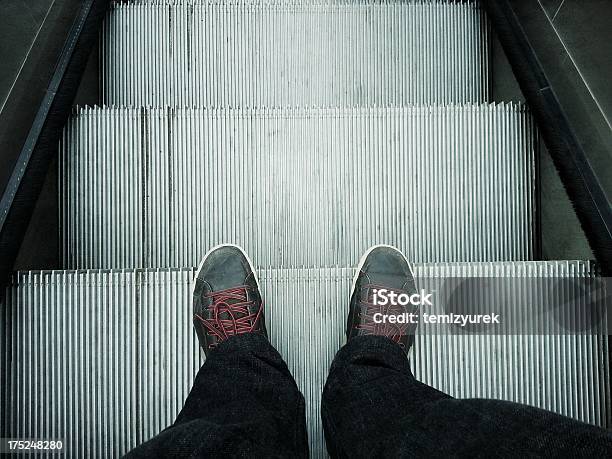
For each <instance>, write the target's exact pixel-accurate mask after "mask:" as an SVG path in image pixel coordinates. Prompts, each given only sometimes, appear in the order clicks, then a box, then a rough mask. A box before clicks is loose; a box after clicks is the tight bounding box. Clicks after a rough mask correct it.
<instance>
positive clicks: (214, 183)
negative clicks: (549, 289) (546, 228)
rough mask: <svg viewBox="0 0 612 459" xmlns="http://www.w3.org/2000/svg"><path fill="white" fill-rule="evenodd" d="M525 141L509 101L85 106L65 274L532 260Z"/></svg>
mask: <svg viewBox="0 0 612 459" xmlns="http://www.w3.org/2000/svg"><path fill="white" fill-rule="evenodd" d="M534 139H535V135H534V128H533V126H532V123H531V118H530V116H529V114H528V113H527V110H526V108H525V107H524V106H521V105H514V104H499V105H462V106H415V107H403V108H376V109H373V108H368V109H365V108H364V109H311V110H302V109H295V110H290V109H278V110H266V109H261V110H215V109H211V110H206V109H173V108H165V109H126V108H109V109H100V108H85V109H82V110H79V111H78V112H77V114H76V115H75V116H74V117H73V118H72V120H71V121H70V122H69V123H68V126H67V128H66V131H65V134H64V140H63V148H62V152H61V160H60V183H61V184H62V187H63V188H62V189H61V190H60V196H61V199H62V200H61V202H60V208H61V211H62V215H61V220H60V221H61V226H62V230H63V241H64V254H63V256H64V263H65V264H64V267H66V268H71V269H72V268H78V269H80V268H141V267H144V268H156V267H180V266H195V265H197V262H198V260H199V258H200V257H201V256H203V255H204V253H205V252H206V249H207V248H208V247H210V246H212V245H216V244H218V243H223V242H232V241H233V242H236V243H238V244H240V245H242V246H243V247H245V249H247V251H248V252H249V253H251V255H252V256H253V259H254V262H255V263H256V264H257V265H258V266H277V267H281V266H282V267H292V266H293V267H299V266H334V265H339V266H343V265H344V266H350V265H352V264H355V263H357V261H358V257H359V256H360V254H361V253H362V252H363V251H364V250H365V249H367V248H368V247H369V246H370V245H372V244H375V243H389V244H393V245H395V246H398V247H399V248H401V249H402V250H404V251H405V252H406V253H407V254H408V256H409V257H410V259H412V260H415V261H419V262H421V261H423V262H433V261H449V262H450V261H504V260H528V259H532V257H533V255H534V249H533V246H534V228H533V221H534V219H533V214H534V210H535V209H534V168H535V163H534Z"/></svg>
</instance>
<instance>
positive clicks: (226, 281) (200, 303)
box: [193, 244, 268, 355]
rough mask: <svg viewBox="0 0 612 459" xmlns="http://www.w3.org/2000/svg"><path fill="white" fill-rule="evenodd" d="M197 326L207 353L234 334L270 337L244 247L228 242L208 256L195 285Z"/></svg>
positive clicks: (203, 347)
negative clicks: (254, 334)
mask: <svg viewBox="0 0 612 459" xmlns="http://www.w3.org/2000/svg"><path fill="white" fill-rule="evenodd" d="M193 325H194V327H195V330H196V333H197V335H198V339H199V341H200V346H202V349H203V350H204V353H205V354H206V355H208V354H209V353H210V352H211V351H212V350H213V349H214V348H215V347H217V345H218V344H219V343H221V342H223V341H225V340H226V339H228V338H229V337H230V336H235V335H241V334H243V333H260V334H262V335H264V336H265V337H267V336H268V333H267V331H266V324H265V320H264V314H263V303H262V301H261V295H260V293H259V283H258V282H257V276H256V275H255V270H254V269H253V265H252V264H251V261H250V260H249V258H248V256H247V255H246V253H244V251H243V250H242V249H241V248H240V247H238V246H235V245H231V244H224V245H220V246H218V247H215V248H213V249H211V250H210V251H209V252H208V253H207V254H206V255H205V256H204V259H203V260H202V262H201V263H200V266H199V267H198V272H197V273H196V278H195V283H194V286H193Z"/></svg>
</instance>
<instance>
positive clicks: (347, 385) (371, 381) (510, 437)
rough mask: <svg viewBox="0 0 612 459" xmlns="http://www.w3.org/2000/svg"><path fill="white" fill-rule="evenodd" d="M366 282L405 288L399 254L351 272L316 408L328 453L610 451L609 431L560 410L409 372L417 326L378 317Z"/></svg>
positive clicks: (384, 252) (377, 256) (407, 279)
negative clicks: (433, 382) (453, 393)
mask: <svg viewBox="0 0 612 459" xmlns="http://www.w3.org/2000/svg"><path fill="white" fill-rule="evenodd" d="M373 288H377V289H380V288H387V289H389V290H393V291H396V292H398V293H400V292H408V293H410V292H414V291H416V288H415V286H414V281H413V279H412V272H411V269H410V266H409V264H408V262H407V261H406V260H405V258H404V257H403V255H401V253H399V252H397V251H395V250H393V249H390V248H379V249H375V250H373V251H372V252H371V253H368V254H367V255H366V256H365V257H364V259H362V262H361V263H360V267H359V270H358V273H357V275H356V278H355V282H354V286H353V293H352V295H351V305H350V313H349V322H348V326H347V338H348V343H347V344H346V346H344V347H343V348H342V349H341V350H340V351H339V352H338V354H337V355H336V358H335V359H334V362H333V364H332V367H331V369H330V374H329V378H328V380H327V383H326V385H325V388H324V391H323V399H322V406H321V415H322V419H323V426H324V429H325V436H326V441H327V447H328V451H329V452H330V454H331V455H332V456H334V457H402V456H417V457H418V456H421V457H422V456H428V457H430V456H438V455H452V456H517V455H528V456H534V455H535V456H550V455H557V456H558V455H566V454H570V455H582V456H605V455H607V456H609V455H610V454H611V453H612V435H611V434H610V433H609V432H607V431H605V430H603V429H598V428H596V427H593V426H589V425H586V424H583V423H580V422H577V421H574V420H571V419H568V418H565V417H563V416H559V415H556V414H553V413H550V412H547V411H544V410H539V409H536V408H532V407H527V406H524V405H519V404H515V403H509V402H501V401H495V400H477V399H472V400H456V399H453V398H451V397H450V396H448V395H446V394H444V393H442V392H439V391H437V390H435V389H433V388H431V387H429V386H426V385H424V384H422V383H420V382H418V381H416V380H415V378H414V377H413V375H412V373H411V371H410V366H409V364H408V359H407V357H406V353H407V352H408V349H409V347H410V343H411V341H412V340H411V336H412V335H413V333H414V329H415V328H416V327H406V326H403V325H402V326H401V328H400V326H394V328H392V327H389V326H387V325H380V324H376V323H374V322H373V314H374V313H376V312H380V311H381V310H382V312H383V313H389V314H400V313H404V312H414V311H407V310H404V311H402V310H401V308H399V309H398V307H395V306H393V307H387V306H385V307H384V308H380V307H377V306H375V305H374V302H373V300H372V290H373Z"/></svg>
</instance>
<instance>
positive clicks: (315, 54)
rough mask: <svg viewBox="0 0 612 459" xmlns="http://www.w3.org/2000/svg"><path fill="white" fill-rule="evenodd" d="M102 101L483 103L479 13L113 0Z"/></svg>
mask: <svg viewBox="0 0 612 459" xmlns="http://www.w3.org/2000/svg"><path fill="white" fill-rule="evenodd" d="M101 46H102V48H101V54H100V55H101V72H100V79H101V88H102V94H103V98H102V101H103V102H104V103H106V104H109V105H113V104H114V105H135V106H138V105H155V106H163V105H172V106H206V107H280V106H301V107H304V106H323V107H326V106H355V105H365V106H370V105H382V106H386V105H390V104H392V105H404V104H407V103H449V102H483V101H486V100H487V96H488V62H487V60H488V52H487V23H486V19H485V15H484V13H483V12H482V11H481V10H480V8H479V7H478V5H477V3H476V2H473V1H465V2H455V1H420V0H419V1H391V2H379V1H358V2H350V1H342V2H327V1H318V2H294V1H274V0H271V1H257V0H247V1H243V0H239V1H232V2H229V3H227V2H223V1H175V0H168V1H135V2H117V3H114V5H113V7H112V8H111V10H110V12H109V13H108V16H107V20H106V22H105V26H104V32H103V38H102V40H101Z"/></svg>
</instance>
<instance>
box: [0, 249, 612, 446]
mask: <svg viewBox="0 0 612 459" xmlns="http://www.w3.org/2000/svg"><path fill="white" fill-rule="evenodd" d="M415 272H416V276H417V280H418V281H419V282H423V281H424V279H435V278H444V279H446V278H448V277H457V276H464V277H489V276H492V277H501V276H507V277H517V278H551V277H569V278H573V279H578V278H585V277H592V276H595V275H596V268H595V267H594V266H593V265H592V264H591V263H589V262H580V261H559V262H554V261H553V262H515V263H511V262H501V263H469V264H459V263H440V264H427V265H422V264H416V265H415ZM258 273H259V278H260V282H261V284H262V290H263V292H262V294H263V297H264V300H265V302H266V308H267V309H266V317H267V321H268V329H269V331H270V337H271V341H272V343H273V345H274V346H275V347H276V348H277V349H278V350H279V352H280V353H281V354H282V355H283V356H284V358H285V359H286V360H287V363H288V365H289V368H290V370H291V372H292V373H293V375H294V376H295V378H296V380H297V383H298V386H299V387H300V389H301V390H302V391H303V393H304V396H305V398H306V402H307V419H308V428H309V435H310V445H311V451H312V455H313V457H320V456H324V455H325V453H324V443H323V442H324V440H323V434H322V430H321V425H320V416H319V401H320V393H321V388H322V386H323V383H324V381H325V378H326V376H327V370H328V368H329V365H330V363H331V360H332V358H333V356H334V354H335V352H336V351H337V350H338V349H339V348H340V346H341V345H342V344H343V342H344V340H345V338H344V327H345V319H346V313H347V304H348V295H349V291H350V288H351V279H352V275H353V269H352V268H305V269H298V268H292V269H261V270H258ZM193 276H194V269H192V268H185V269H155V270H141V269H139V270H99V271H98V270H90V271H43V272H23V273H17V274H16V275H15V277H14V283H13V285H12V287H10V288H9V289H8V291H7V300H6V304H4V305H2V311H0V312H2V319H3V321H4V322H3V327H2V328H1V333H2V335H1V339H0V342H1V343H2V349H1V350H2V365H3V369H2V374H3V377H4V378H5V380H3V384H2V387H3V391H4V393H3V394H2V396H3V397H4V400H5V403H6V405H5V406H6V407H7V409H6V410H5V411H4V412H3V413H2V415H1V416H0V418H1V419H0V421H1V422H2V423H3V425H4V427H3V431H2V436H3V437H20V438H28V437H34V438H48V437H63V438H64V439H65V441H66V442H67V450H66V453H67V455H68V456H70V457H115V456H119V455H121V454H123V453H125V452H126V451H127V450H129V449H130V448H132V447H133V446H135V445H136V444H138V443H140V442H142V441H144V440H146V439H148V438H149V437H151V436H153V435H155V434H156V433H157V432H159V431H160V430H161V429H163V428H164V427H166V426H167V425H168V424H170V423H171V422H172V421H173V419H174V417H175V416H176V414H177V412H178V411H179V409H180V408H181V406H182V403H183V401H184V399H185V397H186V395H187V393H188V390H189V388H190V386H191V384H192V382H193V378H194V376H195V374H196V372H197V370H198V368H199V366H200V364H201V357H200V354H199V352H198V345H197V338H196V336H195V333H194V332H193V329H192V325H191V298H190V287H191V283H192V279H193ZM562 285H564V284H562ZM571 294H572V293H571V292H565V291H561V292H559V296H558V298H559V299H560V300H562V299H564V298H565V297H566V295H571ZM519 297H522V293H521V295H519ZM525 298H526V299H525V301H524V302H519V303H517V304H516V305H514V306H513V307H514V308H515V309H516V311H517V313H525V312H526V311H528V310H529V309H530V308H532V307H533V306H534V304H536V303H534V302H537V301H538V298H539V297H538V296H537V295H536V296H535V297H534V296H533V295H532V296H526V297H525ZM544 319H547V318H544ZM548 320H550V318H548ZM607 352H608V350H607V336H605V335H597V334H589V333H588V332H585V333H583V334H580V333H578V334H576V335H571V336H569V335H568V336H543V335H540V336H537V335H536V336H505V335H504V336H500V335H497V336H478V335H476V336H465V335H463V336H456V335H443V336H421V335H418V336H417V340H416V344H415V348H414V353H413V355H412V356H411V359H412V367H413V370H414V372H415V375H416V377H417V378H418V379H420V380H422V381H424V382H426V383H428V384H431V385H432V386H434V387H437V388H439V389H440V390H443V391H445V392H448V393H450V394H451V395H454V396H458V397H489V398H499V399H506V400H514V401H519V402H523V403H528V404H532V405H535V406H540V407H543V408H546V409H550V410H554V411H557V412H559V413H562V414H565V415H568V416H572V417H575V418H577V419H581V420H583V421H585V422H589V423H593V424H597V425H605V424H606V422H608V418H609V416H610V397H609V393H608V390H607V387H608V386H607V381H608V367H607V361H608V360H607V359H608V354H607Z"/></svg>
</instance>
